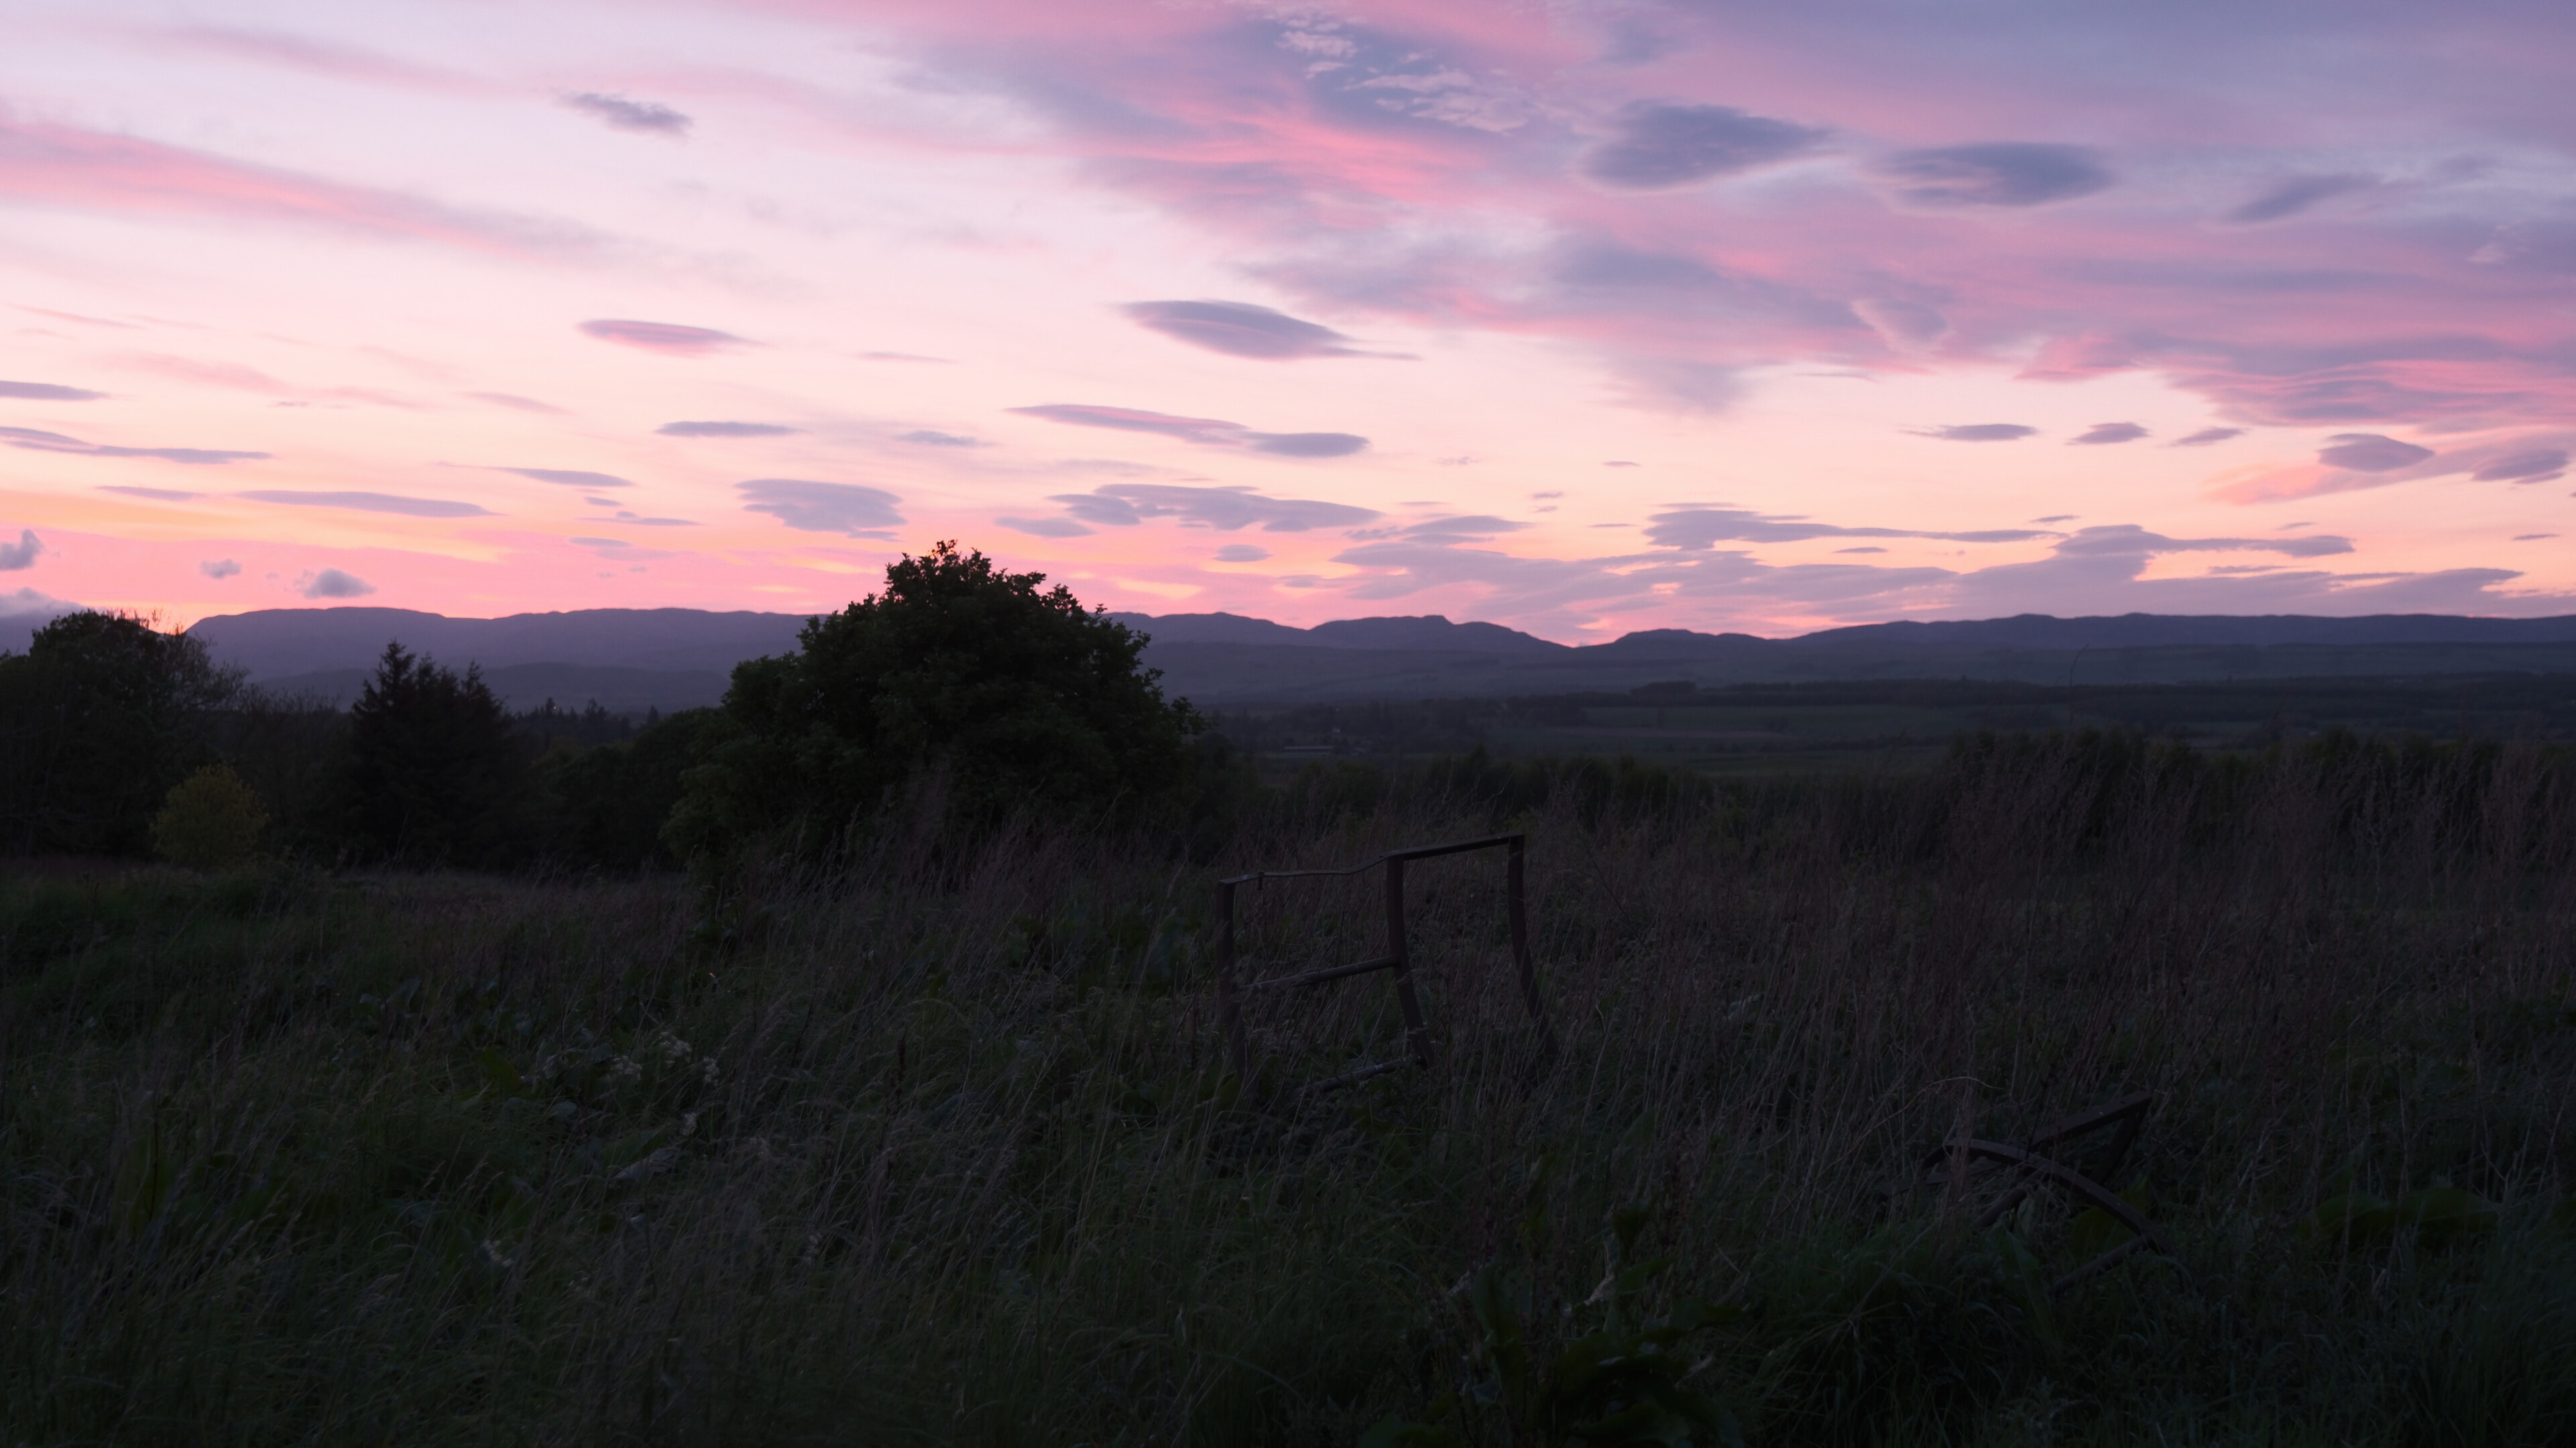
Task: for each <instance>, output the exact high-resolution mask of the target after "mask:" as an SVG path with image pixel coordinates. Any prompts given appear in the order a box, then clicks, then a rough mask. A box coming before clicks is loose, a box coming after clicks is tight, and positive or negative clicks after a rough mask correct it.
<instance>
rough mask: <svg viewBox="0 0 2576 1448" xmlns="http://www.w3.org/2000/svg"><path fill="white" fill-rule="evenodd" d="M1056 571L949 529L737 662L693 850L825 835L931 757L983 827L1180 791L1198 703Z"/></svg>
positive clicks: (966, 812)
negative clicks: (1145, 663) (791, 635)
mask: <svg viewBox="0 0 2576 1448" xmlns="http://www.w3.org/2000/svg"><path fill="white" fill-rule="evenodd" d="M1045 581H1046V576H1045V575H1044V574H1039V573H1009V572H1005V571H1003V570H1001V569H998V568H996V567H994V565H993V563H992V561H991V560H990V559H987V558H986V557H985V556H984V555H983V554H982V553H979V552H970V553H964V554H961V553H959V552H958V551H957V547H956V545H955V544H954V543H940V544H938V545H936V546H935V547H933V548H932V549H931V550H930V552H929V553H927V554H925V555H924V556H922V557H919V558H915V557H912V556H911V555H909V554H907V555H905V556H904V558H903V560H902V561H901V562H899V563H894V564H891V565H889V566H888V567H887V568H886V586H885V591H884V592H883V593H881V594H871V595H869V596H868V597H867V598H865V599H863V600H861V601H860V602H857V603H854V604H851V605H850V606H849V607H848V608H847V609H845V610H843V611H842V612H841V613H838V614H835V615H832V616H829V617H825V618H817V619H814V620H812V621H810V622H808V623H807V624H806V625H805V630H804V632H803V634H802V635H800V636H799V650H798V652H797V653H795V654H792V655H788V656H785V657H780V658H765V659H754V660H752V661H751V662H749V663H746V664H743V665H741V666H739V667H737V668H736V669H735V670H734V673H733V687H732V688H730V689H728V690H727V691H726V692H725V700H724V709H723V713H722V715H721V716H720V717H719V718H718V719H717V720H715V721H713V722H712V723H711V724H710V725H709V727H708V730H707V736H706V744H705V747H704V749H703V751H702V755H701V757H702V758H703V759H704V761H705V762H704V763H703V764H701V765H700V766H699V767H697V768H696V769H694V770H692V771H690V774H689V777H688V782H687V789H686V792H685V794H684V795H683V797H682V799H681V801H680V806H679V808H678V810H677V811H676V812H675V813H674V814H673V816H672V820H671V824H670V827H669V832H668V834H667V836H666V838H668V839H669V840H670V841H671V843H672V845H673V846H674V848H675V850H677V851H678V852H679V853H682V854H694V853H698V852H701V851H705V850H709V849H722V848H724V847H727V846H729V845H731V844H733V843H736V842H739V841H741V840H744V839H747V838H748V837H750V836H752V835H755V834H759V833H763V832H765V831H768V830H771V829H775V828H781V827H785V828H788V829H792V830H794V831H796V832H797V833H798V835H799V836H800V838H801V839H802V840H803V842H804V844H805V847H806V848H807V849H808V850H828V849H830V848H832V847H834V846H835V845H836V844H837V843H838V842H840V841H841V840H842V838H843V837H844V836H845V835H846V834H847V832H848V830H849V829H850V827H851V826H852V824H853V823H854V822H856V821H858V820H860V819H862V818H864V817H865V816H867V815H869V814H872V813H874V812H875V811H876V810H877V809H879V808H880V807H881V806H882V805H883V803H884V802H885V800H886V799H887V797H888V795H889V794H890V792H892V791H893V790H895V789H896V788H898V787H899V786H903V785H905V784H907V783H913V782H917V781H921V780H923V779H924V778H925V777H926V776H929V775H932V774H938V775H941V776H943V788H944V790H945V796H944V798H945V803H946V807H947V808H948V809H949V810H950V811H951V813H952V815H953V817H955V818H957V819H959V820H961V821H964V822H966V823H967V824H968V825H969V827H970V828H971V827H972V826H973V825H974V824H976V823H979V822H989V821H991V820H994V819H997V818H999V817H1000V816H1002V815H1004V814H1006V813H1009V812H1011V811H1013V810H1015V809H1022V808H1025V809H1028V810H1029V811H1031V812H1033V813H1036V814H1040V815H1044V816H1051V817H1054V818H1059V819H1073V820H1091V821H1098V820H1102V819H1105V818H1111V817H1119V818H1128V819H1133V818H1138V817H1140V816H1142V815H1145V814H1149V813H1152V812H1154V811H1156V810H1157V809H1158V808H1170V807H1173V806H1176V805H1179V804H1181V803H1184V802H1185V798H1186V796H1187V795H1188V794H1189V793H1190V792H1191V784H1192V781H1193V779H1194V777H1195V775H1196V773H1197V769H1196V756H1194V754H1193V752H1192V751H1191V750H1190V748H1189V740H1190V736H1192V735H1194V734H1197V733H1198V732H1200V729H1201V727H1202V725H1201V721H1200V719H1199V715H1198V712H1197V711H1196V710H1194V709H1192V708H1191V707H1190V706H1189V704H1188V703H1187V702H1185V701H1177V700H1166V699H1165V698H1164V697H1163V692H1162V690H1161V689H1160V688H1159V687H1157V686H1156V684H1155V680H1156V679H1157V678H1159V677H1160V671H1159V670H1154V669H1147V668H1144V667H1141V666H1140V664H1139V662H1138V656H1139V654H1140V653H1142V651H1143V649H1144V647H1145V641H1146V640H1145V636H1144V635H1142V634H1138V633H1135V632H1132V631H1130V630H1129V629H1128V628H1127V627H1126V626H1125V625H1123V624H1120V623H1117V622H1116V621H1114V620H1112V619H1110V618H1108V617H1106V616H1105V615H1104V614H1102V613H1100V612H1097V611H1087V610H1085V609H1084V608H1083V606H1082V604H1081V603H1080V602H1079V601H1078V600H1076V599H1075V598H1074V596H1073V594H1072V593H1071V591H1069V590H1068V589H1066V588H1065V587H1064V585H1062V584H1058V585H1056V586H1055V587H1054V588H1052V589H1045V590H1041V589H1040V587H1039V585H1041V584H1043V583H1044V582H1045Z"/></svg>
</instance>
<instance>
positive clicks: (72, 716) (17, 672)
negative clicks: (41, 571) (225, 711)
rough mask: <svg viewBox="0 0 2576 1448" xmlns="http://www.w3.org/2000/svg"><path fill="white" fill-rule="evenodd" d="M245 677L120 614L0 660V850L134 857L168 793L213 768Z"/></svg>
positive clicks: (41, 634)
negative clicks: (220, 725)
mask: <svg viewBox="0 0 2576 1448" xmlns="http://www.w3.org/2000/svg"><path fill="white" fill-rule="evenodd" d="M240 692H241V674H240V671H238V670H232V669H222V668H217V667H216V666H215V665H214V664H213V663H212V662H211V661H210V660H208V659H207V657H206V647H205V645H204V644H202V643H200V642H198V641H197V640H195V639H192V638H189V637H187V636H186V635H184V634H167V633H162V632H160V631H159V630H157V629H155V628H153V627H152V626H151V624H149V623H148V622H146V621H144V620H142V619H139V618H135V617H133V616H131V615H128V614H121V613H99V612H94V611H88V610H84V611H82V612H79V613H72V614H66V615H64V616H63V617H61V618H58V619H55V620H54V621H53V622H51V623H49V624H46V625H45V626H44V627H43V628H41V629H38V630H37V631H36V633H35V636H34V637H33V638H32V639H31V640H30V641H29V643H28V646H27V652H25V653H23V654H12V655H6V656H0V842H5V847H6V848H9V849H14V850H17V851H22V852H33V851H53V850H62V851H73V852H85V853H139V852H140V851H142V850H143V849H144V848H146V846H147V845H148V844H149V836H150V830H151V826H152V818H153V815H154V814H155V813H156V812H157V811H158V810H159V809H160V808H161V805H162V801H163V800H164V798H165V797H166V796H167V795H168V794H169V793H170V790H171V788H172V787H173V786H175V785H177V784H178V783H179V781H181V780H183V779H185V778H187V777H188V776H189V775H190V774H191V773H193V772H194V771H195V770H197V769H198V768H199V767H201V766H203V765H205V764H208V763H210V762H212V760H213V758H214V748H213V723H214V716H215V714H216V712H217V711H218V710H220V709H222V708H224V707H225V706H226V705H228V704H230V703H231V702H232V701H233V700H234V699H235V698H236V697H237V696H238V695H239V694H240Z"/></svg>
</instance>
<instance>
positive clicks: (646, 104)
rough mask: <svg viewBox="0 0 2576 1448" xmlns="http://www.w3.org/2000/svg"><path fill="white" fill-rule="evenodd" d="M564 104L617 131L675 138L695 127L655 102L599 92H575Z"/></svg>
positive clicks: (687, 119) (682, 117) (687, 120)
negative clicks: (639, 132)
mask: <svg viewBox="0 0 2576 1448" xmlns="http://www.w3.org/2000/svg"><path fill="white" fill-rule="evenodd" d="M563 103H564V104H565V105H567V106H570V107H572V108H573V109H574V110H577V111H580V112H582V113H583V114H585V115H588V116H590V117H592V118H593V119H595V120H599V121H602V122H604V123H606V124H607V125H609V126H610V127H612V128H614V129H616V130H620V131H641V132H643V133H645V134H647V135H654V136H670V137H673V138H678V137H683V136H686V135H688V134H689V127H690V126H691V125H693V124H695V123H694V122H693V121H691V120H690V119H689V118H688V117H687V116H684V115H682V114H680V113H679V112H678V111H675V110H673V109H671V108H670V107H669V106H666V105H663V104H661V103H660V102H658V101H639V100H632V99H629V98H628V97H626V96H623V95H617V94H603V93H601V92H599V91H575V92H573V93H572V94H570V95H567V96H565V97H564V98H563Z"/></svg>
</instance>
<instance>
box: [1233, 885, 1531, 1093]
mask: <svg viewBox="0 0 2576 1448" xmlns="http://www.w3.org/2000/svg"><path fill="white" fill-rule="evenodd" d="M1527 845H1528V840H1527V836H1524V835H1517V834H1513V835H1488V836H1485V837H1482V838H1479V839H1472V840H1453V841H1450V842H1447V843H1445V844H1437V845H1422V846H1417V847H1415V848H1413V849H1408V850H1389V851H1386V852H1385V853H1383V854H1380V855H1378V856H1376V857H1374V858H1372V859H1369V860H1367V861H1364V862H1362V863H1360V864H1357V865H1352V866H1350V867H1348V868H1347V869H1340V870H1260V871H1255V872H1253V873H1251V874H1247V875H1235V876H1230V877H1228V878H1225V879H1222V880H1219V881H1218V882H1217V1013H1218V1021H1219V1025H1220V1026H1221V1028H1222V1029H1223V1030H1224V1031H1225V1034H1226V1045H1227V1054H1228V1056H1229V1057H1230V1058H1231V1061H1232V1064H1233V1066H1234V1073H1235V1076H1236V1077H1237V1078H1238V1079H1245V1078H1248V1077H1249V1075H1250V1065H1251V1061H1250V1056H1251V1048H1250V1044H1249V1041H1248V1039H1247V1037H1246V1033H1245V1031H1244V1027H1243V1000H1242V998H1243V997H1244V996H1246V995H1249V994H1251V993H1252V992H1254V991H1262V990H1280V989H1290V988H1299V987H1304V986H1310V985H1322V984H1325V983H1327V982H1329V981H1335V980H1340V979H1343V978H1345V977H1348V976H1354V975H1364V974H1368V973H1370V972H1372V971H1379V970H1391V971H1393V972H1394V974H1395V995H1396V1004H1397V1005H1398V1007H1399V1008H1400V1009H1401V1010H1402V1011H1403V1014H1404V1034H1405V1044H1406V1046H1407V1047H1408V1050H1409V1054H1410V1055H1411V1057H1412V1059H1413V1061H1414V1063H1415V1064H1416V1065H1419V1066H1423V1067H1428V1066H1430V1065H1431V1031H1430V1027H1429V1025H1428V1023H1427V1022H1425V1021H1424V1019H1423V1015H1422V1001H1421V998H1420V996H1419V994H1418V993H1417V992H1416V991H1415V989H1414V984H1413V970H1412V961H1411V955H1410V951H1409V950H1408V948H1407V946H1406V943H1405V930H1404V865H1405V862H1406V861H1408V860H1427V859H1436V858H1438V857H1440V856H1443V855H1456V854H1464V853H1466V852H1468V851H1471V850H1485V849H1492V848H1495V847H1496V846H1503V847H1506V848H1507V849H1508V855H1507V858H1506V863H1505V886H1506V889H1505V895H1506V897H1507V905H1508V911H1509V915H1510V920H1511V930H1512V959H1513V965H1514V967H1515V969H1516V972H1517V974H1518V975H1519V977H1520V985H1521V1001H1522V1004H1523V1005H1524V1006H1526V1007H1527V1008H1528V1010H1529V1013H1530V1019H1531V1020H1532V1021H1534V1022H1536V1023H1537V1025H1538V1028H1539V1038H1540V1046H1541V1050H1542V1053H1543V1057H1544V1058H1546V1059H1553V1058H1554V1056H1555V1054H1556V1036H1555V1032H1554V1030H1553V1029H1552V1028H1551V1027H1550V1025H1549V1023H1548V1019H1547V1011H1546V1008H1545V1006H1544V1004H1543V1003H1542V1002H1541V1001H1540V999H1539V993H1538V975H1537V972H1536V970H1535V969H1534V968H1533V966H1532V964H1531V961H1530V954H1529V909H1528V904H1527V892H1526V886H1525V884H1524V880H1525V877H1526V871H1525V868H1524V864H1523V860H1524V857H1525V854H1526V852H1527ZM1381 865H1383V866H1384V867H1385V868H1386V875H1387V878H1386V954H1384V955H1382V956H1378V957H1375V958H1373V959H1369V960H1363V961H1358V962H1355V963H1353V964H1350V965H1342V966H1329V967H1326V968H1324V969H1322V970H1311V971H1306V972H1303V973H1302V974H1298V975H1293V976H1285V977H1282V978H1279V979H1276V980H1266V981H1255V982H1251V983H1249V984H1237V983H1236V981H1235V967H1236V965H1237V963H1238V956H1237V953H1236V946H1235V933H1234V924H1235V921H1234V891H1235V887H1236V886H1238V885H1252V884H1259V883H1260V882H1262V881H1264V880H1295V879H1314V878H1335V877H1348V876H1351V875H1357V874H1361V873H1363V872H1365V871H1368V870H1371V869H1375V868H1377V867H1379V866H1381ZM1403 1064H1404V1063H1403V1062H1401V1061H1383V1062H1375V1063H1372V1064H1370V1065H1367V1066H1363V1067H1360V1068H1359V1069H1357V1070H1354V1071H1348V1072H1345V1073H1343V1074H1342V1075H1340V1076H1336V1077H1333V1078H1331V1079H1329V1080H1325V1081H1319V1082H1314V1083H1312V1084H1310V1085H1308V1086H1306V1087H1303V1088H1300V1089H1301V1090H1304V1091H1320V1090H1330V1089H1332V1088H1334V1087H1337V1086H1346V1085H1350V1084H1352V1083H1354V1082H1358V1081H1364V1080H1367V1079H1368V1078H1369V1077H1371V1076H1376V1075H1381V1074H1383V1073H1385V1072H1387V1071H1390V1070H1394V1069H1396V1068H1397V1067H1399V1066H1401V1065H1403Z"/></svg>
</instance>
